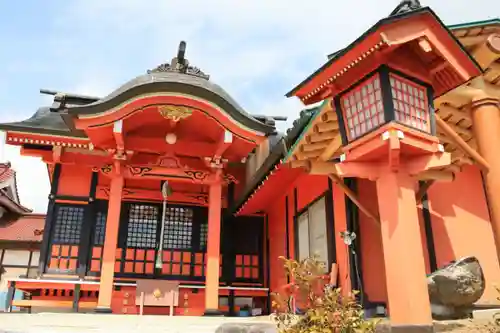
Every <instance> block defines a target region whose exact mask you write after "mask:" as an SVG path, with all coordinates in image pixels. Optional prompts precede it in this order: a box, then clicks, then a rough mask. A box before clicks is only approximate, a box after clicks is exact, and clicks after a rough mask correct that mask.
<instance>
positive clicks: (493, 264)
mask: <svg viewBox="0 0 500 333" xmlns="http://www.w3.org/2000/svg"><path fill="white" fill-rule="evenodd" d="M428 197H429V208H430V215H431V224H432V233H433V238H434V247H435V250H436V262H437V266H438V267H442V266H444V265H446V264H447V263H449V262H451V261H453V260H456V259H459V258H462V257H467V256H475V257H476V258H477V259H478V260H479V262H480V264H481V266H482V268H483V271H484V275H485V278H486V291H485V293H484V295H483V297H482V298H481V300H480V301H479V304H491V303H495V304H498V303H499V301H498V300H497V293H496V290H495V288H494V286H493V285H494V283H496V282H500V268H499V264H498V258H497V256H496V255H495V254H496V247H495V241H494V238H493V231H492V227H491V222H490V217H489V213H488V207H487V203H486V197H485V193H484V189H483V184H482V179H481V174H480V171H479V169H477V168H476V167H473V166H469V167H465V168H464V170H463V171H462V172H461V173H460V174H457V178H456V179H455V181H453V182H450V183H445V182H436V183H435V184H434V185H433V186H431V188H430V189H429V191H428Z"/></svg>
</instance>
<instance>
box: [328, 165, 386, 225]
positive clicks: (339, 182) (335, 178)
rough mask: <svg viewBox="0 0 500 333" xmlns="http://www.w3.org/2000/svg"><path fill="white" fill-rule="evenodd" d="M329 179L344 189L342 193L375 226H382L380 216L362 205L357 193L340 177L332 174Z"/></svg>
mask: <svg viewBox="0 0 500 333" xmlns="http://www.w3.org/2000/svg"><path fill="white" fill-rule="evenodd" d="M328 177H330V179H331V180H332V181H333V182H335V183H336V184H337V185H338V186H339V187H340V189H342V191H343V192H344V194H345V195H346V196H347V197H348V198H349V199H351V201H352V202H354V204H355V205H356V206H358V208H359V210H360V211H362V212H363V213H364V214H365V215H366V216H368V217H369V218H370V219H371V220H373V221H374V222H375V224H377V225H378V226H379V225H380V219H379V217H378V215H377V214H374V213H372V212H371V211H370V210H369V209H368V208H366V207H365V206H364V205H363V204H362V203H361V201H359V199H358V196H357V195H356V193H354V192H353V191H352V190H351V189H350V188H349V187H347V185H346V184H344V182H343V181H342V179H341V178H340V177H339V176H337V175H334V174H330V175H328Z"/></svg>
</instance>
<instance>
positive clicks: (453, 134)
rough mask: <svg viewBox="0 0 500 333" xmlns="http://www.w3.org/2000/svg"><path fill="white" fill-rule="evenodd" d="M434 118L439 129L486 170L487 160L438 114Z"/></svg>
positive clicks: (487, 166) (487, 168)
mask: <svg viewBox="0 0 500 333" xmlns="http://www.w3.org/2000/svg"><path fill="white" fill-rule="evenodd" d="M435 118H436V124H437V125H438V126H439V127H440V128H441V130H442V131H443V132H444V133H445V134H446V135H447V136H449V137H450V139H452V140H453V141H454V142H455V143H456V144H457V146H458V148H460V149H461V150H462V151H463V152H464V153H466V154H467V155H469V156H470V157H471V158H472V159H473V160H474V161H475V162H476V163H477V164H478V165H479V167H480V168H481V169H483V170H484V171H488V170H489V168H490V166H489V164H488V162H486V160H485V159H484V158H483V157H482V156H481V155H480V154H479V153H478V152H477V151H475V150H474V149H473V148H472V147H471V146H469V145H468V144H467V142H465V141H464V139H462V138H461V137H460V135H458V134H457V132H455V131H454V130H453V129H452V128H451V127H450V126H449V125H448V124H447V123H446V122H445V121H444V120H443V119H441V117H440V116H439V115H438V114H435Z"/></svg>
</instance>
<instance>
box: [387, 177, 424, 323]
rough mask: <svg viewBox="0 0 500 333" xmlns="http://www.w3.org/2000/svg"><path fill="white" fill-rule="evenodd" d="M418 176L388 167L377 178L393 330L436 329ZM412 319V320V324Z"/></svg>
mask: <svg viewBox="0 0 500 333" xmlns="http://www.w3.org/2000/svg"><path fill="white" fill-rule="evenodd" d="M415 185H416V184H415V179H413V178H412V177H410V176H409V175H408V174H407V173H405V172H404V170H401V171H400V172H392V171H391V170H389V169H387V170H385V172H381V174H380V177H379V178H378V179H377V197H378V206H379V213H380V223H381V232H382V244H383V251H384V262H385V274H386V283H387V294H388V298H389V312H390V318H391V325H392V331H393V332H397V331H398V329H400V331H401V332H406V330H409V331H408V332H410V331H412V332H413V331H414V332H433V329H432V317H431V308H430V301H429V294H428V292H427V283H426V279H425V277H426V275H425V262H424V252H423V247H422V240H421V238H420V236H419V235H420V226H419V220H418V212H417V203H416V199H415ZM409 323H411V324H409Z"/></svg>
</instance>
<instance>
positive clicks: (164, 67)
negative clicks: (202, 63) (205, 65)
mask: <svg viewBox="0 0 500 333" xmlns="http://www.w3.org/2000/svg"><path fill="white" fill-rule="evenodd" d="M185 55H186V42H185V41H181V42H180V44H179V49H178V50H177V56H176V57H174V58H172V61H171V62H170V63H168V62H167V63H164V64H161V65H159V66H158V67H156V68H154V69H150V70H148V71H147V73H148V74H151V73H162V72H174V73H182V74H187V75H193V76H197V77H201V78H203V79H205V80H208V79H210V75H208V74H205V73H204V72H203V71H202V70H201V69H199V68H198V67H194V66H190V65H189V61H188V60H187V59H186V57H185Z"/></svg>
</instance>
